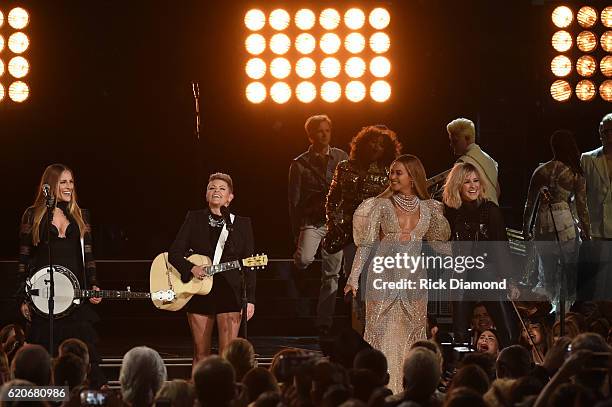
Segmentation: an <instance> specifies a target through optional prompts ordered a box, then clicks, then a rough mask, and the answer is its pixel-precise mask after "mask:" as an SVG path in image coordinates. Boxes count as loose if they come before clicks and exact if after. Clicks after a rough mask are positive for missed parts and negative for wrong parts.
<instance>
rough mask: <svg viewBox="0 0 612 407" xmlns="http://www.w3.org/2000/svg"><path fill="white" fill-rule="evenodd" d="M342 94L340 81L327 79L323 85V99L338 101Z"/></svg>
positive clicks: (330, 101)
mask: <svg viewBox="0 0 612 407" xmlns="http://www.w3.org/2000/svg"><path fill="white" fill-rule="evenodd" d="M340 96H342V88H341V87H340V84H339V83H338V82H333V81H327V82H325V83H324V84H323V85H321V99H323V100H324V101H326V102H328V103H334V102H337V101H338V99H340Z"/></svg>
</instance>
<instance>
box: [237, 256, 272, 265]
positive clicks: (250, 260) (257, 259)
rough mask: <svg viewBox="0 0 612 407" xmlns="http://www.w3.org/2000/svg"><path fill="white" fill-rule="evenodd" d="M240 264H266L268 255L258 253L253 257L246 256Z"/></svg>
mask: <svg viewBox="0 0 612 407" xmlns="http://www.w3.org/2000/svg"><path fill="white" fill-rule="evenodd" d="M242 265H243V266H244V267H251V268H259V267H265V266H267V265H268V256H267V255H265V254H258V255H256V256H253V257H247V258H246V259H242Z"/></svg>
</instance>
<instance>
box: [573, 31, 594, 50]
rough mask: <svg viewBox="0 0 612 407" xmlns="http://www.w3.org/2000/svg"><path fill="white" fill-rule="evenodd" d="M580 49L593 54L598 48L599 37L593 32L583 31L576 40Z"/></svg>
mask: <svg viewBox="0 0 612 407" xmlns="http://www.w3.org/2000/svg"><path fill="white" fill-rule="evenodd" d="M576 44H577V45H578V49H579V50H580V51H582V52H591V51H593V50H594V49H595V48H597V37H596V36H595V34H593V33H592V32H591V31H583V32H581V33H580V34H578V38H577V39H576Z"/></svg>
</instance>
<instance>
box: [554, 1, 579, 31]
mask: <svg viewBox="0 0 612 407" xmlns="http://www.w3.org/2000/svg"><path fill="white" fill-rule="evenodd" d="M573 20H574V13H573V12H572V10H571V9H570V8H569V7H567V6H559V7H557V8H556V9H554V10H553V12H552V22H553V24H554V25H556V26H557V27H559V28H565V27H568V26H569V25H570V24H571V23H572V21H573Z"/></svg>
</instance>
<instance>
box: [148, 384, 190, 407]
mask: <svg viewBox="0 0 612 407" xmlns="http://www.w3.org/2000/svg"><path fill="white" fill-rule="evenodd" d="M195 399H196V397H195V388H194V387H193V384H191V383H189V382H187V381H185V380H179V379H175V380H172V381H170V382H164V384H163V385H162V387H161V389H159V391H158V392H157V395H156V396H155V402H158V401H162V400H164V401H168V402H170V404H171V405H172V407H193V404H194V403H195Z"/></svg>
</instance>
